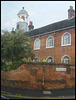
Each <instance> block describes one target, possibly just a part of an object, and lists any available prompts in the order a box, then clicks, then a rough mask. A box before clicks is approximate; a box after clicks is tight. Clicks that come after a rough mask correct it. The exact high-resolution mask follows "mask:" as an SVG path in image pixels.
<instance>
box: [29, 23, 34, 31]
mask: <svg viewBox="0 0 76 100" xmlns="http://www.w3.org/2000/svg"><path fill="white" fill-rule="evenodd" d="M28 28H29V31H30V30H31V29H33V28H34V26H33V22H32V21H30V22H29V26H28Z"/></svg>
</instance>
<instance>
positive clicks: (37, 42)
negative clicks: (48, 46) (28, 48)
mask: <svg viewBox="0 0 76 100" xmlns="http://www.w3.org/2000/svg"><path fill="white" fill-rule="evenodd" d="M37 49H40V39H36V40H35V41H34V50H37Z"/></svg>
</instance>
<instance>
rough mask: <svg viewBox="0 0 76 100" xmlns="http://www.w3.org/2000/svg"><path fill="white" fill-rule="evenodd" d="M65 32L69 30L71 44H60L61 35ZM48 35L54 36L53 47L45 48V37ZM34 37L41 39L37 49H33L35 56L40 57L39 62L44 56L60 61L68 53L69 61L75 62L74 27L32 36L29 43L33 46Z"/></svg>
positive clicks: (56, 61)
mask: <svg viewBox="0 0 76 100" xmlns="http://www.w3.org/2000/svg"><path fill="white" fill-rule="evenodd" d="M65 32H69V33H70V34H71V45H69V46H61V37H62V35H63V34H64V33H65ZM49 36H53V37H54V48H46V39H47V38H48V37H49ZM36 38H39V39H40V40H41V45H40V49H39V50H33V51H34V53H35V56H37V57H39V58H40V62H42V60H43V59H44V57H46V58H47V57H48V56H52V57H53V59H54V62H55V63H60V62H61V58H62V57H63V56H64V55H68V56H70V58H71V63H75V28H72V29H66V30H63V31H59V32H55V33H51V34H46V35H43V36H38V37H33V38H31V44H32V47H33V48H34V41H35V39H36Z"/></svg>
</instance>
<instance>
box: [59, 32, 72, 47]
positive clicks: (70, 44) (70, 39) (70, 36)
mask: <svg viewBox="0 0 76 100" xmlns="http://www.w3.org/2000/svg"><path fill="white" fill-rule="evenodd" d="M66 33H68V34H69V35H70V43H69V44H64V45H63V37H64V35H65V34H66ZM69 45H71V34H70V33H69V32H65V33H64V34H63V35H62V37H61V46H69Z"/></svg>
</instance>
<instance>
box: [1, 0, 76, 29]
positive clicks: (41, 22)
mask: <svg viewBox="0 0 76 100" xmlns="http://www.w3.org/2000/svg"><path fill="white" fill-rule="evenodd" d="M70 6H73V9H74V10H75V1H1V30H8V31H11V30H12V28H13V27H14V29H16V23H17V18H18V16H17V14H18V12H19V11H20V10H21V9H22V7H24V9H25V10H26V11H27V12H28V14H29V17H28V24H29V21H32V22H33V25H34V29H37V28H40V27H43V26H46V25H49V24H52V23H55V22H58V21H61V20H65V19H68V9H69V7H70Z"/></svg>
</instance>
